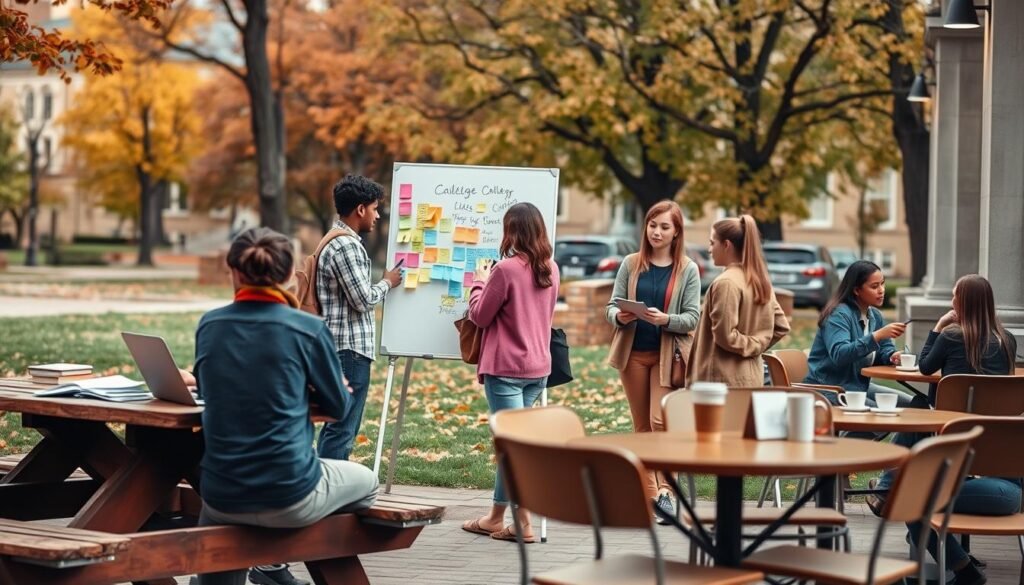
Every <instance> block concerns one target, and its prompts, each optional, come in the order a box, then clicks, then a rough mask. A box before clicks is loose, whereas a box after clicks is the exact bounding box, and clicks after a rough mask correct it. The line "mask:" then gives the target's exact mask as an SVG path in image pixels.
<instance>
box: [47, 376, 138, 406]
mask: <svg viewBox="0 0 1024 585" xmlns="http://www.w3.org/2000/svg"><path fill="white" fill-rule="evenodd" d="M144 386H145V384H144V383H143V382H137V381H135V380H132V379H129V378H125V377H124V376H103V377H99V378H89V379H87V380H78V381H76V382H68V383H66V384H61V385H59V386H57V387H56V388H50V389H48V390H39V391H37V392H36V393H35V395H36V396H51V397H67V398H94V399H98V400H108V401H110V402H136V401H139V400H151V399H152V398H153V395H152V394H151V393H150V392H149V391H148V390H146V388H145V387H144Z"/></svg>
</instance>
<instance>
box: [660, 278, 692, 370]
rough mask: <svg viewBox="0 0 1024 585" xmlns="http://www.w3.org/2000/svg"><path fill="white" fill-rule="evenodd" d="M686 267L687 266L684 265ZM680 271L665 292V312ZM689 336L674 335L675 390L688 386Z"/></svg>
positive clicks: (673, 365) (667, 309)
mask: <svg viewBox="0 0 1024 585" xmlns="http://www.w3.org/2000/svg"><path fill="white" fill-rule="evenodd" d="M683 266H684V267H685V266H686V264H685V263H684V264H683ZM678 272H679V271H674V272H673V273H672V279H671V280H670V281H669V283H668V289H666V290H665V312H666V313H668V312H669V303H670V302H671V300H672V289H674V288H675V285H676V274H677V273H678ZM689 337H690V336H689V334H687V335H673V336H672V370H671V371H670V373H669V384H670V385H671V386H672V387H673V388H683V387H684V386H686V360H687V359H689V354H690V350H689V349H690V348H689V347H685V346H688V345H689V344H688V343H685V342H686V341H689Z"/></svg>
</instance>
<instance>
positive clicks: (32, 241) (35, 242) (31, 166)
mask: <svg viewBox="0 0 1024 585" xmlns="http://www.w3.org/2000/svg"><path fill="white" fill-rule="evenodd" d="M31 91H32V90H29V93H27V94H25V96H24V99H23V100H22V110H21V120H22V123H23V124H24V125H25V149H26V150H27V151H28V171H29V187H28V213H27V214H26V215H27V217H26V221H27V222H28V242H27V243H26V246H25V266H38V265H39V229H38V225H37V219H38V216H39V177H40V175H41V174H42V173H43V172H45V171H46V169H47V168H48V167H49V166H50V154H49V153H47V156H46V161H45V163H41V162H40V160H39V159H40V155H39V139H40V138H41V137H42V135H43V130H44V129H45V128H46V122H47V120H48V117H47V116H46V115H43V116H39V118H38V119H37V118H36V115H35V95H34V94H32V93H31Z"/></svg>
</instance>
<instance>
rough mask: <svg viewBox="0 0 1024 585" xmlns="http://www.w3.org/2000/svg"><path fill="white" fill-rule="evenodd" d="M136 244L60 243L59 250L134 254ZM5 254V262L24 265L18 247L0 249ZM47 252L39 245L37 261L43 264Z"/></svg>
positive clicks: (23, 256) (21, 252)
mask: <svg viewBox="0 0 1024 585" xmlns="http://www.w3.org/2000/svg"><path fill="white" fill-rule="evenodd" d="M138 249H139V248H138V246H136V245H132V244H61V245H60V250H61V251H63V252H72V253H96V254H105V253H107V252H121V253H123V254H134V253H135V252H136V251H137V250H138ZM2 252H3V253H4V254H6V255H7V263H8V264H10V265H11V266H24V264H25V250H24V249H23V248H18V249H14V250H2ZM47 254H48V252H47V251H46V249H45V248H42V247H40V250H39V257H38V258H39V263H40V264H45V263H46V259H47Z"/></svg>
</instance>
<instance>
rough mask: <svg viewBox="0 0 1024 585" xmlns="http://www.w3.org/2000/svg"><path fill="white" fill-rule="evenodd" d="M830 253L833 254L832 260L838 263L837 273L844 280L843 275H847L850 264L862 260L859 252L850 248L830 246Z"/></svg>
mask: <svg viewBox="0 0 1024 585" xmlns="http://www.w3.org/2000/svg"><path fill="white" fill-rule="evenodd" d="M828 253H829V255H830V256H832V262H833V263H835V265H836V274H838V275H839V280H842V279H843V276H845V275H846V269H847V268H849V267H850V264H853V263H854V262H856V261H857V260H860V256H859V255H857V252H856V251H854V250H851V249H850V248H829V249H828Z"/></svg>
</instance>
